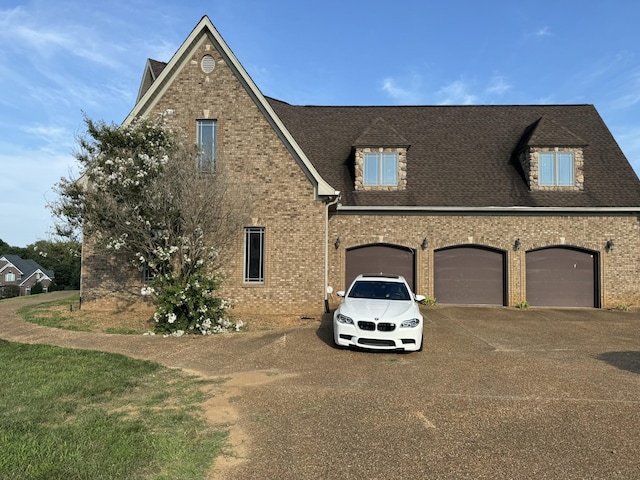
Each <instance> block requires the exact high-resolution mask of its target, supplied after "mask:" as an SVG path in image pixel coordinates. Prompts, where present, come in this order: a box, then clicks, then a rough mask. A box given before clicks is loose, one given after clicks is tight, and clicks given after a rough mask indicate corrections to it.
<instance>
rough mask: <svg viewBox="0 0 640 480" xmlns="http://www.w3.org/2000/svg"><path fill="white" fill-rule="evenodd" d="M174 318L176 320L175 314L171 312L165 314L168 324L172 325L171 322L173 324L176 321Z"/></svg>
mask: <svg viewBox="0 0 640 480" xmlns="http://www.w3.org/2000/svg"><path fill="white" fill-rule="evenodd" d="M176 318H177V317H176V314H175V313H173V312H171V313H169V314H167V322H169V323H173V322H175V321H176ZM183 333H184V332H183Z"/></svg>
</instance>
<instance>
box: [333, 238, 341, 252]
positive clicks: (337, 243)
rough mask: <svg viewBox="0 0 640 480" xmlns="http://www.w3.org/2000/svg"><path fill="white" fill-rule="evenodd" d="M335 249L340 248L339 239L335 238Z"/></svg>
mask: <svg viewBox="0 0 640 480" xmlns="http://www.w3.org/2000/svg"><path fill="white" fill-rule="evenodd" d="M334 245H335V246H336V249H338V248H340V237H338V238H336V243H334Z"/></svg>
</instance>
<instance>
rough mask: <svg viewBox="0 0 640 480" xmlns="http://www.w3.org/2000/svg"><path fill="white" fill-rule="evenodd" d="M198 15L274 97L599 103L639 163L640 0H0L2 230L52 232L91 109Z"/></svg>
mask: <svg viewBox="0 0 640 480" xmlns="http://www.w3.org/2000/svg"><path fill="white" fill-rule="evenodd" d="M203 15H208V16H209V18H210V19H211V21H212V22H213V23H214V25H216V27H217V29H218V31H219V32H220V33H221V35H222V37H223V38H224V39H225V41H226V42H227V43H228V44H229V46H230V48H231V49H232V50H233V51H234V53H235V54H236V56H237V57H238V59H239V60H240V62H241V63H242V64H243V65H244V67H245V68H246V69H247V71H248V72H249V74H250V75H251V76H252V78H253V79H254V81H255V82H256V83H257V85H258V87H259V88H260V89H261V90H262V92H263V93H264V94H265V95H268V96H272V97H275V98H278V99H281V100H284V101H287V102H289V103H293V104H316V105H404V104H425V105H438V104H452V105H464V104H478V105H482V104H538V103H553V104H566V103H580V104H581V103H588V104H594V105H595V106H596V108H597V109H598V111H599V112H600V115H601V116H602V118H603V120H604V121H605V123H607V125H608V126H609V128H610V130H611V131H612V132H613V134H614V136H615V137H616V139H617V141H618V143H619V145H620V147H621V148H622V150H623V152H624V153H625V154H626V156H627V158H628V159H629V161H630V162H631V163H632V165H633V167H634V169H635V171H636V172H640V34H639V33H638V28H637V23H638V19H640V2H637V0H614V1H611V2H605V1H593V2H585V1H584V0H580V1H573V0H555V1H548V0H538V1H537V2H514V1H513V0H509V1H506V0H487V1H482V2H480V1H477V0H448V1H442V0H434V1H431V0H422V1H420V0H411V1H410V0H395V1H393V2H389V1H388V0H386V1H381V0H367V1H366V2H364V1H362V0H325V1H323V2H302V1H299V0H269V1H265V0H210V1H202V0H200V1H190V0H181V1H169V0H153V1H152V0H126V1H125V0H110V1H100V0H94V1H92V2H87V1H86V0H28V1H13V0H0V178H1V179H2V186H3V188H2V195H0V239H2V240H4V241H5V242H7V243H9V244H10V245H14V246H26V245H27V244H31V243H33V242H35V241H36V240H40V239H49V238H50V237H49V233H50V231H51V219H50V214H49V211H48V210H47V208H46V203H47V202H48V201H52V200H54V199H55V195H54V193H53V190H52V187H53V185H54V184H55V183H56V182H57V181H58V180H59V178H60V177H61V176H66V175H68V174H69V173H70V172H73V167H74V164H75V162H74V158H73V152H74V149H75V147H76V137H77V136H78V135H80V134H82V133H83V132H84V125H83V121H82V119H83V112H84V113H86V115H88V116H89V117H90V118H92V119H94V120H105V121H106V122H115V123H120V122H121V121H122V120H124V118H125V117H126V116H127V114H128V113H129V111H130V110H131V109H132V108H133V105H134V102H135V98H136V95H137V92H138V88H139V86H140V80H141V78H142V73H143V68H144V66H145V62H146V60H147V58H154V59H156V60H163V61H168V60H169V59H170V58H171V56H172V55H173V53H174V52H175V51H176V50H177V49H178V48H179V46H180V44H181V43H182V42H183V41H184V40H185V39H186V37H187V36H188V35H189V33H190V32H191V30H192V29H193V28H194V27H195V25H196V24H197V23H198V21H199V20H200V18H201V17H202V16H203ZM0 253H1V252H0Z"/></svg>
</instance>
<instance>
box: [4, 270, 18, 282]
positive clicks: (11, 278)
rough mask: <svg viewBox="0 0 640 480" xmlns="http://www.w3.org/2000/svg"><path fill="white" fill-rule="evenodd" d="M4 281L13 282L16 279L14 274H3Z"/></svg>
mask: <svg viewBox="0 0 640 480" xmlns="http://www.w3.org/2000/svg"><path fill="white" fill-rule="evenodd" d="M4 281H5V282H15V281H16V274H15V273H13V272H9V273H6V274H5V276H4Z"/></svg>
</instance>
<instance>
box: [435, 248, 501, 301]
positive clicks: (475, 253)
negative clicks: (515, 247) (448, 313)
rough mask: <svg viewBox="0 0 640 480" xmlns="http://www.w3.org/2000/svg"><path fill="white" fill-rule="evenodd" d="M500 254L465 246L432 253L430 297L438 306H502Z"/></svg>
mask: <svg viewBox="0 0 640 480" xmlns="http://www.w3.org/2000/svg"><path fill="white" fill-rule="evenodd" d="M504 264H505V255H504V252H502V251H499V250H494V249H490V248H486V247H476V246H465V247H451V248H445V249H443V250H437V251H436V252H435V253H434V262H433V274H434V279H433V281H434V293H435V297H436V300H437V301H438V303H451V304H460V305H504V304H505V298H506V295H505V284H506V282H505V266H504Z"/></svg>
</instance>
